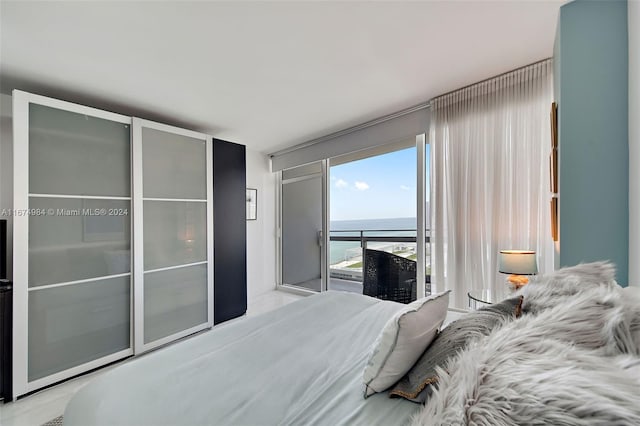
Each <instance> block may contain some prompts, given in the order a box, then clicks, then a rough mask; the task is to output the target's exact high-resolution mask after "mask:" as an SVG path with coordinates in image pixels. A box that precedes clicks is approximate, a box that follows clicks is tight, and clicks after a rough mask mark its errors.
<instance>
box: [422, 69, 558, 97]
mask: <svg viewBox="0 0 640 426" xmlns="http://www.w3.org/2000/svg"><path fill="white" fill-rule="evenodd" d="M552 59H553V58H545V59H541V60H539V61H535V62H532V63H530V64H527V65H523V66H521V67H518V68H515V69H512V70H510V71H505V72H503V73H502V74H498V75H494V76H493V77H489V78H485V79H484V80H480V81H477V82H475V83H471V84H467V85H466V86H464V87H460V88H458V89H454V90H450V91H448V92H446V93H443V94H441V95H438V96H435V97H433V98H431V99H430V100H429V104H431V102H432V101H433V100H434V99H438V98H443V97H445V96H447V95H450V94H452V93H456V92H461V91H463V90H465V89H468V88H470V87H473V86H477V85H479V84H483V83H486V82H489V81H491V80H495V79H497V78H500V77H504V76H505V75H507V74H511V73H514V72H517V71H520V70H523V69H525V68H528V67H531V66H533V65H537V64H541V63H543V62H546V61H550V60H552Z"/></svg>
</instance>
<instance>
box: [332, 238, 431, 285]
mask: <svg viewBox="0 0 640 426" xmlns="http://www.w3.org/2000/svg"><path fill="white" fill-rule="evenodd" d="M329 241H330V256H329V258H330V259H329V264H330V266H329V272H330V275H329V290H339V291H349V292H353V293H360V294H361V293H362V280H363V278H362V277H363V259H364V252H365V250H366V249H374V250H380V251H386V252H389V253H393V254H395V255H397V256H401V257H404V258H407V259H410V260H413V261H415V260H416V258H417V252H416V230H415V229H412V230H407V229H402V230H387V229H385V230H344V231H343V230H340V231H331V232H330V234H329ZM429 241H430V236H429V231H427V237H426V239H425V249H426V251H427V252H426V270H425V275H426V277H425V282H426V288H425V294H430V292H431V284H430V283H431V253H430V246H429V244H428V243H429Z"/></svg>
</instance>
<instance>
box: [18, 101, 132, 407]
mask: <svg viewBox="0 0 640 426" xmlns="http://www.w3.org/2000/svg"><path fill="white" fill-rule="evenodd" d="M13 102H14V105H13V112H14V161H15V164H16V167H15V168H14V209H15V211H16V212H20V213H19V214H16V215H15V217H14V260H15V262H14V264H15V265H16V266H15V268H14V283H15V286H14V309H15V312H16V313H17V314H16V324H15V329H14V357H13V359H14V379H15V380H14V387H15V395H20V394H24V393H27V392H29V391H32V390H35V389H38V388H40V387H43V386H46V385H48V384H51V383H54V382H56V381H59V380H63V379H65V378H67V377H71V376H73V375H76V374H79V373H82V372H84V371H88V370H90V369H93V368H96V367H99V366H101V365H104V364H107V363H110V362H113V361H115V360H117V359H120V358H123V357H126V356H128V355H131V354H132V353H133V351H132V339H131V294H132V290H131V272H130V271H131V261H130V260H131V215H130V212H131V136H130V135H131V119H130V118H129V117H124V116H120V115H117V114H113V113H109V112H105V111H100V110H96V109H93V108H88V107H84V106H81V105H75V104H70V103H67V102H62V101H58V100H55V99H50V98H45V97H41V96H36V95H31V94H28V93H24V92H19V91H14V95H13ZM22 315H24V316H22Z"/></svg>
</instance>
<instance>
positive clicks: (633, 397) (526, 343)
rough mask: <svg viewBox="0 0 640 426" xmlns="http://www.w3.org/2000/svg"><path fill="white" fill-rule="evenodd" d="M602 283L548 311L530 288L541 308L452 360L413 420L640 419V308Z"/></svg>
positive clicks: (473, 422)
mask: <svg viewBox="0 0 640 426" xmlns="http://www.w3.org/2000/svg"><path fill="white" fill-rule="evenodd" d="M603 267H604V268H608V267H609V265H606V264H603ZM601 272H602V271H601ZM608 273H609V271H604V275H605V278H606V276H608ZM602 282H603V284H602V285H596V284H593V285H591V284H590V285H587V286H585V287H586V288H582V291H580V292H574V291H566V294H565V295H564V296H563V295H559V293H562V292H561V291H557V292H556V299H554V300H553V303H547V304H546V305H549V307H548V308H546V309H543V308H544V307H545V306H546V305H545V303H544V302H541V299H542V298H548V293H547V292H544V291H542V290H543V289H541V288H533V287H532V288H531V289H529V293H530V294H529V298H530V300H529V302H530V305H529V306H530V307H534V306H535V307H536V308H535V309H531V311H532V312H530V313H529V314H525V315H523V316H522V317H521V318H519V319H517V320H514V321H511V322H508V323H506V324H504V325H503V327H501V328H499V329H497V330H495V331H494V332H493V333H492V334H491V335H489V336H486V337H484V338H481V339H479V340H477V341H475V342H473V343H472V344H471V345H470V346H469V347H467V349H466V350H465V351H463V352H461V353H460V354H459V355H458V356H457V357H455V358H454V359H452V360H450V361H449V363H448V365H447V366H445V369H444V370H440V371H439V375H440V379H439V382H438V389H437V390H435V391H434V393H433V395H432V396H431V397H430V398H429V400H428V401H427V403H426V405H425V407H424V409H423V410H422V411H421V412H419V413H418V414H417V415H416V416H414V418H413V423H412V424H413V425H414V426H415V425H487V426H489V425H491V426H500V425H514V426H515V425H585V426H586V425H590V426H591V425H603V426H604V425H629V426H631V425H635V426H637V425H640V357H639V354H640V341H638V337H639V336H640V335H639V334H638V333H637V330H638V329H637V327H638V324H640V305H639V304H637V303H630V302H629V301H628V300H627V299H628V298H625V297H624V294H623V292H622V291H621V289H620V287H618V286H617V285H616V284H615V283H614V284H613V285H612V284H611V282H610V281H609V280H607V279H604V280H603V281H602ZM541 285H553V284H552V283H549V282H542V284H541ZM561 286H562V285H561ZM569 287H570V286H569ZM556 290H560V289H559V288H556ZM536 294H538V295H540V298H539V299H536ZM526 298H527V295H526V294H525V303H526V300H527V299H526ZM533 311H535V313H533ZM445 370H446V371H445ZM447 371H449V372H451V373H447Z"/></svg>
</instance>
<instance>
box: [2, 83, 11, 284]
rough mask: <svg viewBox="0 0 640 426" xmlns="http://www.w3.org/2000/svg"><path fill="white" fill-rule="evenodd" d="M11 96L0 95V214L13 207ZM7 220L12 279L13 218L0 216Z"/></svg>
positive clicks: (8, 268)
mask: <svg viewBox="0 0 640 426" xmlns="http://www.w3.org/2000/svg"><path fill="white" fill-rule="evenodd" d="M12 110H13V108H12V106H11V96H9V95H0V212H1V211H2V210H4V209H11V208H12V207H13V143H12V141H13V131H12V121H11V117H12ZM0 219H7V220H8V221H7V240H8V241H7V246H8V253H7V259H8V260H7V277H8V278H9V279H11V278H12V277H13V273H12V271H13V264H12V262H11V261H9V259H12V258H13V256H12V253H13V218H12V217H11V216H5V215H1V214H0Z"/></svg>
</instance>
